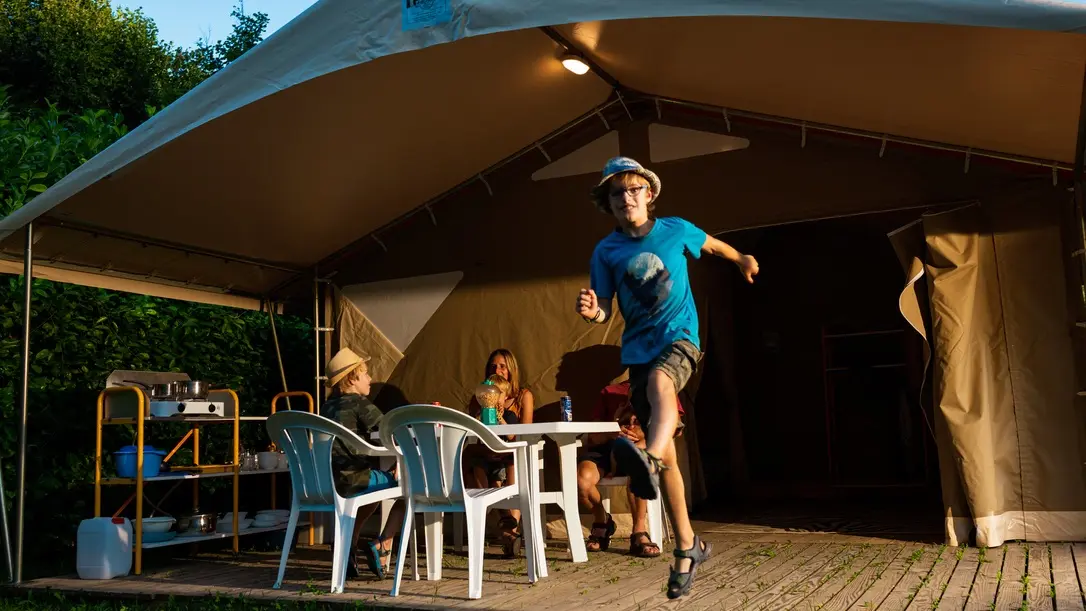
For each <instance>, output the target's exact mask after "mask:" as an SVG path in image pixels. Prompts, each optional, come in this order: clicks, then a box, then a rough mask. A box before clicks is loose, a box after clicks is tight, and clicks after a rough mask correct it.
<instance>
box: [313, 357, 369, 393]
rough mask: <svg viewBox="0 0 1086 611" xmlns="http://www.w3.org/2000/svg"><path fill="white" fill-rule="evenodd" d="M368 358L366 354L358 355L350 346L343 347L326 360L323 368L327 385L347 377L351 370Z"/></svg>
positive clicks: (334, 383)
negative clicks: (325, 365)
mask: <svg viewBox="0 0 1086 611" xmlns="http://www.w3.org/2000/svg"><path fill="white" fill-rule="evenodd" d="M368 360H370V357H368V356H359V355H357V354H355V352H354V351H353V350H351V349H350V348H344V349H342V350H340V351H339V352H337V353H336V355H335V356H333V357H332V360H330V361H328V366H327V367H325V368H324V370H325V372H326V374H327V376H328V382H327V384H328V386H335V385H336V384H338V383H339V381H340V380H342V379H343V378H345V377H347V376H348V375H349V374H350V373H351V372H352V371H354V370H355V369H358V367H359V366H361V365H362V364H364V363H365V362H366V361H368Z"/></svg>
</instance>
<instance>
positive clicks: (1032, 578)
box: [1026, 543, 1056, 611]
mask: <svg viewBox="0 0 1086 611" xmlns="http://www.w3.org/2000/svg"><path fill="white" fill-rule="evenodd" d="M1026 552H1027V553H1026V566H1027V567H1028V569H1027V575H1028V578H1027V579H1026V600H1027V602H1028V603H1029V608H1030V611H1054V609H1055V606H1054V605H1053V602H1054V601H1055V598H1056V590H1055V588H1053V587H1052V562H1051V560H1049V557H1048V544H1046V543H1030V544H1029V545H1028V546H1027V547H1026Z"/></svg>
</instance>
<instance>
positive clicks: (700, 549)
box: [667, 535, 713, 598]
mask: <svg viewBox="0 0 1086 611" xmlns="http://www.w3.org/2000/svg"><path fill="white" fill-rule="evenodd" d="M712 552H713V544H712V543H709V542H706V541H702V540H701V537H699V536H697V535H695V536H694V546H693V547H691V548H690V549H679V548H675V552H674V553H675V558H676V559H679V558H689V559H690V570H689V571H687V572H685V573H680V572H678V571H676V570H675V567H674V566H673V567H671V576H670V577H668V580H667V597H668V598H678V597H680V596H682V595H684V594H686V593H688V592H690V588H691V586H693V585H694V574H695V573H696V572H697V570H698V565H699V564H701V563H702V562H705V561H706V560H708V559H709V554H711V553H712Z"/></svg>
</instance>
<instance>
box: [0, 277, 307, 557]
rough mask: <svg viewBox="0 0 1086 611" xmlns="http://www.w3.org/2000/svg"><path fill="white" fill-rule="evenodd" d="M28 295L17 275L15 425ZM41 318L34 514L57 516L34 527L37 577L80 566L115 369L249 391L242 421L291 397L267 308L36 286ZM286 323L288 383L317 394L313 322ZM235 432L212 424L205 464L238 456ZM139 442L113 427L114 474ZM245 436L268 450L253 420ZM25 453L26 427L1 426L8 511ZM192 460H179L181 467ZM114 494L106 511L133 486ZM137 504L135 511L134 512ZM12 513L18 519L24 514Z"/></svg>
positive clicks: (33, 428) (153, 430)
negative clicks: (123, 450)
mask: <svg viewBox="0 0 1086 611" xmlns="http://www.w3.org/2000/svg"><path fill="white" fill-rule="evenodd" d="M22 294H23V282H22V279H21V278H10V279H9V280H8V281H7V282H5V283H4V284H3V285H2V286H0V328H2V329H3V334H0V380H3V381H4V383H3V384H4V385H3V387H2V388H0V412H2V414H3V418H4V421H5V422H8V423H14V422H16V421H17V420H16V416H17V409H16V405H15V398H16V396H17V390H16V385H17V383H18V380H19V378H20V369H19V367H20V358H21V357H20V352H21V341H20V340H21V337H22V318H23V300H22ZM31 316H32V319H33V321H34V323H33V325H32V333H31V340H30V345H31V361H30V392H29V394H28V397H29V406H28V413H29V415H28V426H27V430H28V436H27V500H26V512H27V515H28V516H33V515H39V516H49V518H50V519H49V520H48V528H30V527H29V524H30V521H28V522H27V524H28V528H27V532H26V543H25V544H24V545H25V547H24V549H25V553H26V563H25V564H24V575H26V576H27V577H30V576H31V575H32V574H35V573H37V574H42V573H43V572H44V573H48V572H56V571H59V570H71V569H72V568H73V567H74V561H75V551H74V544H75V532H76V528H77V527H78V525H79V521H80V520H82V519H85V518H89V517H92V515H93V505H92V503H93V499H94V461H93V456H94V443H95V433H94V423H95V401H96V399H97V395H98V392H99V391H100V390H101V389H102V388H103V387H104V385H105V380H106V377H107V376H108V375H109V374H110V372H112V371H113V370H116V369H135V370H149V371H183V372H186V373H188V374H190V375H191V376H192V377H193V379H200V380H209V381H211V382H214V383H220V384H227V385H229V386H230V387H231V388H233V389H235V390H236V391H237V392H238V394H239V395H240V398H241V401H242V414H243V415H267V413H268V406H269V401H270V400H271V397H272V396H273V395H274V394H275V393H276V392H278V391H280V390H282V382H281V381H280V377H279V369H278V363H277V361H276V357H275V349H274V345H273V341H272V336H271V327H270V325H269V320H268V315H267V314H266V313H259V312H250V311H243V310H236V309H230V308H224V307H218V306H209V305H202V304H191V303H184V302H177V301H173V300H167V299H159V298H152V297H145V296H141V295H132V294H126V293H117V292H112V291H106V290H101V289H93V288H87V287H80V286H72V285H65V284H58V283H53V282H49V281H43V280H37V281H35V284H34V288H33V301H32V307H31ZM276 323H277V330H278V334H279V342H280V346H281V348H282V351H283V358H284V361H285V362H286V363H287V375H288V384H289V385H290V387H291V388H292V389H305V390H309V389H310V388H311V386H312V379H313V377H312V376H313V374H312V371H313V361H312V351H313V337H312V333H311V327H310V326H309V323H308V322H307V321H304V320H300V319H297V318H292V317H279V318H277V319H276ZM180 426H183V425H166V426H164V425H156V426H152V427H148V428H147V429H146V433H147V435H148V438H147V443H149V444H154V445H156V446H157V447H166V448H167V449H168V448H171V447H173V445H174V443H176V441H177V440H178V439H179V437H180V436H179V432H180V431H179V430H178V427H180ZM182 430H183V429H182ZM229 431H230V427H229V426H226V425H222V426H217V427H205V428H204V434H202V435H201V456H202V461H201V462H204V463H208V462H210V461H214V462H223V461H225V460H226V459H227V458H228V456H229V448H230V439H231V438H230V435H229ZM130 435H131V433H129V432H127V431H125V430H124V429H122V428H121V427H107V429H106V435H105V437H104V438H103V448H102V450H103V455H104V456H105V458H106V460H107V464H106V466H105V467H104V469H103V474H104V475H105V474H108V473H109V472H112V467H111V466H110V464H109V462H108V461H109V458H108V455H109V453H110V452H112V451H113V450H116V449H117V448H119V447H120V446H123V445H126V444H128V443H131V442H132V438H131V437H130ZM242 435H243V438H242V443H243V444H244V445H246V446H247V447H250V448H257V449H263V446H264V445H266V444H267V433H266V432H265V430H264V428H263V426H260V425H259V424H254V425H243V427H242ZM17 450H18V445H17V432H16V427H15V426H5V427H2V428H0V461H2V464H3V474H4V482H5V483H6V484H7V490H6V492H7V497H8V498H7V500H8V502H9V508H10V507H11V505H10V503H11V502H12V500H13V499H14V497H15V489H14V488H15V482H16V480H15V467H16V452H17ZM186 458H187V457H186V455H185V454H179V455H178V456H177V457H176V458H174V459H173V461H175V462H176V461H181V462H184V461H185V459H186ZM229 486H230V480H229V479H228V478H223V479H212V480H204V481H203V482H201V494H202V495H203V494H205V493H208V492H210V493H213V492H214V490H215V489H216V488H219V489H224V488H228V487H229ZM104 490H105V492H104V495H103V512H104V513H106V514H107V515H108V514H110V513H112V512H113V511H114V510H115V509H116V508H117V507H118V506H119V503H120V502H122V501H123V498H126V497H127V496H128V495H129V494H131V493H132V492H133V490H134V489H132V488H128V487H118V488H116V489H112V488H110V489H104ZM187 495H188V491H187V489H185V490H181V491H180V492H178V493H177V494H175V495H174V500H175V501H176V502H177V503H187V502H188V498H187ZM202 498H203V497H202ZM133 507H134V506H130V507H129V508H128V509H127V510H126V513H125V515H128V516H130V517H131V516H133V515H134V514H133V513H132V510H133ZM145 507H146V505H145ZM9 511H10V509H9ZM148 511H149V509H148ZM9 515H11V519H12V520H14V514H13V513H12V514H9ZM39 524H42V525H44V524H45V522H44V521H42V522H39Z"/></svg>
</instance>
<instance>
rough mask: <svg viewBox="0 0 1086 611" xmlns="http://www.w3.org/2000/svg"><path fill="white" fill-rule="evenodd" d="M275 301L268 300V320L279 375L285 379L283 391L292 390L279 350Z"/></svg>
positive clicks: (288, 403)
mask: <svg viewBox="0 0 1086 611" xmlns="http://www.w3.org/2000/svg"><path fill="white" fill-rule="evenodd" d="M276 307H277V306H276V304H275V302H274V301H269V302H268V322H269V323H270V324H271V332H272V343H274V344H275V358H276V360H278V361H279V377H280V378H282V380H283V392H290V388H289V387H288V386H287V372H286V370H285V369H283V353H282V352H281V351H280V350H279V334H278V333H276V331H275V308H276ZM287 409H292V408H291V407H290V397H287Z"/></svg>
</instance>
